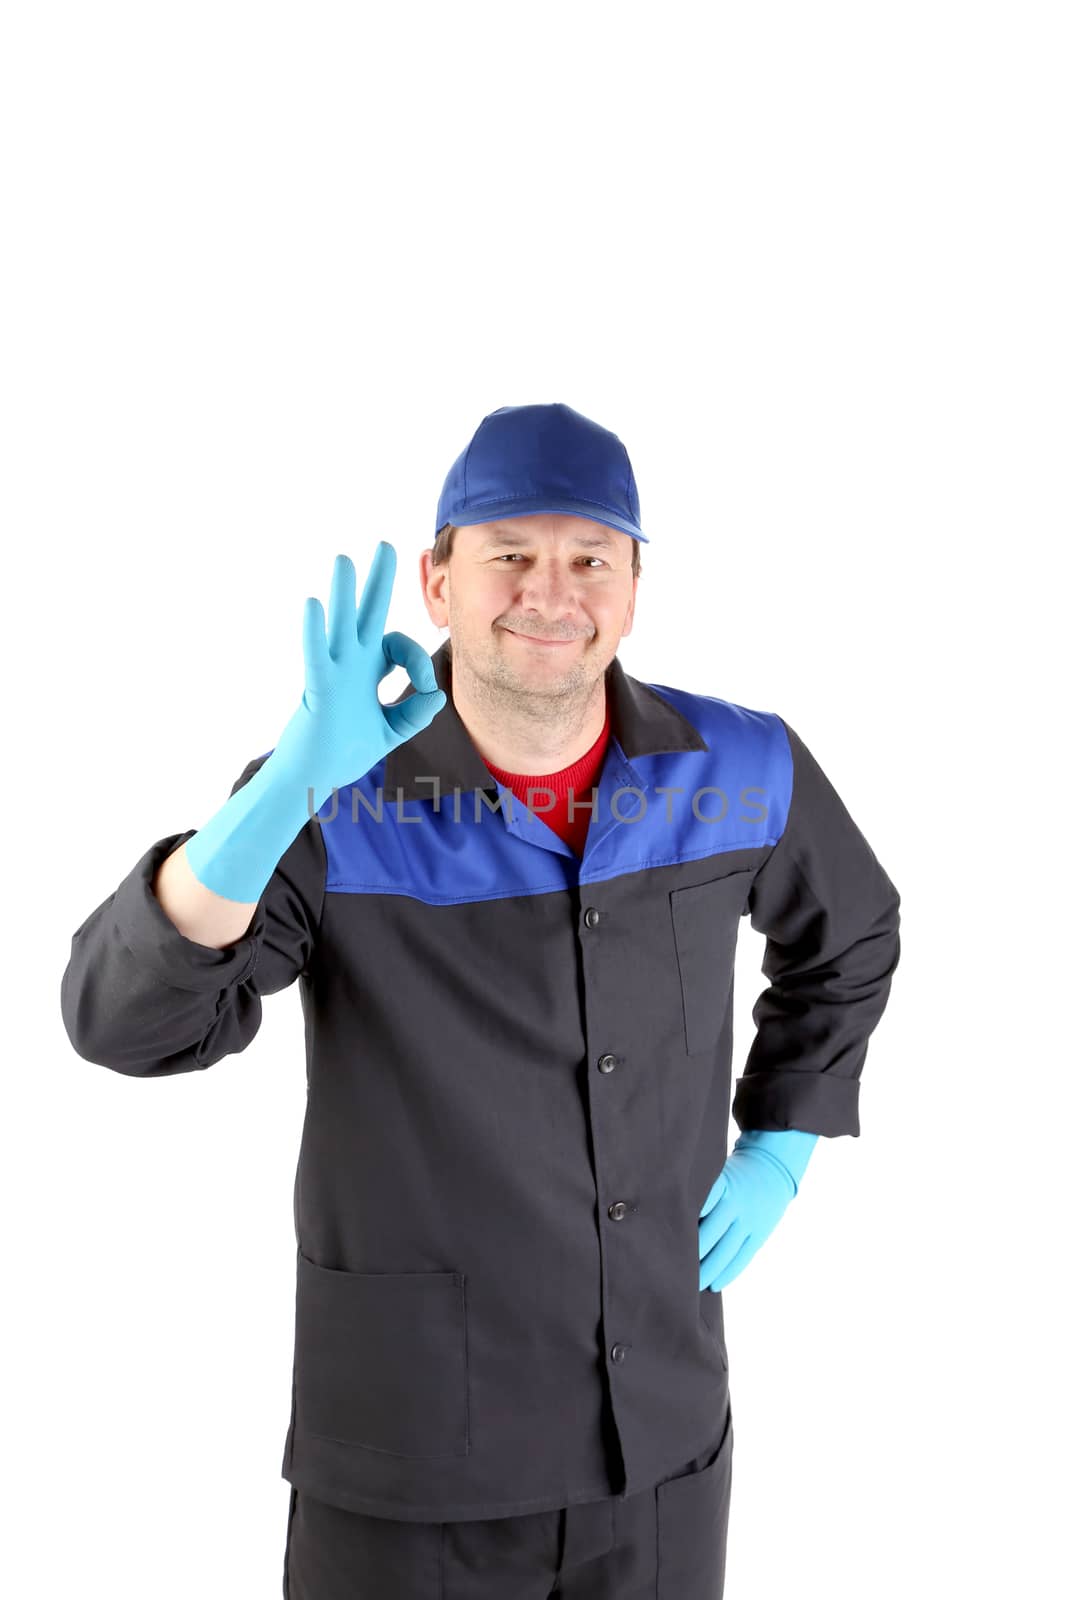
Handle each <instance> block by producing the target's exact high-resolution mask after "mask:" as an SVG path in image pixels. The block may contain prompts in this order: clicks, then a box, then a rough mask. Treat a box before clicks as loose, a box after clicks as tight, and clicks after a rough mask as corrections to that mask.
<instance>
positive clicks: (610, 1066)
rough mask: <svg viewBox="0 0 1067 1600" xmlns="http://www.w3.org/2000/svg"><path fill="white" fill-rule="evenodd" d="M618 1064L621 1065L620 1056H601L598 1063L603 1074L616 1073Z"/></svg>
mask: <svg viewBox="0 0 1067 1600" xmlns="http://www.w3.org/2000/svg"><path fill="white" fill-rule="evenodd" d="M618 1064H619V1058H618V1056H610V1055H609V1056H601V1058H600V1060H599V1061H598V1062H597V1066H598V1067H599V1068H600V1070H601V1072H614V1071H615V1068H616V1067H617V1066H618Z"/></svg>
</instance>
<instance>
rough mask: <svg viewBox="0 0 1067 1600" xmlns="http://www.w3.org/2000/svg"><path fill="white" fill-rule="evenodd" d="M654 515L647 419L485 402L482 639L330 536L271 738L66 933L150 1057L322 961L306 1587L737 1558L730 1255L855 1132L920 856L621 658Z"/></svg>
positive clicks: (466, 1584) (451, 513)
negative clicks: (749, 932)
mask: <svg viewBox="0 0 1067 1600" xmlns="http://www.w3.org/2000/svg"><path fill="white" fill-rule="evenodd" d="M645 542H647V537H646V535H645V534H644V532H643V530H642V529H641V526H640V511H639V502H638V497H637V490H636V486H635V484H634V478H633V472H632V469H631V466H630V461H629V457H628V455H627V453H626V451H625V449H624V447H623V446H622V444H621V441H620V440H619V439H618V438H617V437H616V435H615V434H613V433H610V432H608V431H607V430H606V429H603V428H601V427H599V426H598V425H597V424H596V423H594V422H592V421H591V420H590V419H588V418H586V417H583V416H582V415H581V414H580V413H578V412H576V411H573V410H572V409H571V408H570V407H568V406H564V405H544V406H518V407H503V408H501V409H500V410H498V411H495V412H492V413H491V414H490V415H489V416H487V417H485V418H483V420H482V423H481V424H480V425H479V428H478V429H477V430H476V432H475V434H474V437H473V438H472V440H471V441H470V443H469V444H468V446H467V447H466V448H465V449H464V451H463V452H462V453H461V455H460V456H459V457H458V458H457V460H456V462H455V463H454V465H453V467H452V469H451V470H450V472H449V474H448V477H447V479H446V482H445V486H444V489H443V491H442V495H441V499H440V502H439V505H438V514H437V520H436V524H435V544H434V548H433V550H432V551H431V550H427V551H425V552H423V554H422V557H421V566H420V575H421V581H422V589H423V596H424V600H425V603H426V606H427V610H428V612H429V614H430V617H431V618H432V620H433V621H434V622H435V623H436V624H437V625H438V626H439V627H447V628H448V629H449V633H450V637H449V639H448V640H446V641H445V643H444V644H443V645H442V646H441V647H440V649H439V650H438V651H437V652H436V654H435V655H434V656H433V657H432V658H430V657H429V656H428V655H427V654H426V652H425V651H423V650H421V648H420V647H419V646H418V645H417V644H416V643H415V642H414V641H413V640H411V639H409V638H407V637H406V636H405V635H403V634H399V633H386V632H385V622H386V616H387V611H388V603H389V598H390V594H391V590H392V582H393V576H394V572H395V553H394V552H393V550H392V547H391V546H389V545H387V544H380V545H379V546H378V549H377V551H376V553H375V556H374V560H373V562H372V565H371V569H370V572H369V575H368V577H367V579H366V582H365V584H364V586H363V590H362V597H361V599H360V601H359V603H358V606H357V602H356V596H355V576H354V571H353V568H352V563H351V562H350V561H349V560H348V558H347V557H346V556H339V557H338V558H337V561H336V563H335V567H334V575H333V583H332V587H331V593H330V600H329V615H328V618H325V617H324V615H323V610H322V607H321V605H320V603H319V602H318V601H317V600H314V599H309V600H308V601H307V603H306V606H305V612H304V655H305V680H306V681H305V689H304V694H303V696H302V698H301V702H300V705H299V706H298V708H297V710H296V712H295V713H294V714H293V717H292V718H291V719H290V722H289V723H288V724H287V725H286V727H285V728H284V729H283V731H282V734H281V737H280V738H279V741H278V743H277V745H276V746H275V747H274V748H273V750H271V751H268V752H267V753H266V755H264V756H259V757H257V758H255V759H254V760H253V761H251V762H250V763H249V764H248V766H247V767H246V768H245V770H244V772H243V773H242V774H241V776H240V778H239V779H238V780H237V783H236V784H235V786H234V789H233V791H232V792H231V795H230V798H229V800H227V802H226V803H225V804H224V805H223V806H222V807H221V808H220V809H219V810H218V811H217V812H216V814H215V815H214V816H213V817H211V818H209V820H208V822H207V823H206V824H205V825H204V827H202V828H201V829H199V830H189V831H187V832H186V833H184V834H181V835H177V836H171V837H168V838H165V839H161V840H159V841H157V842H156V844H154V845H153V846H151V847H150V849H149V850H148V851H147V852H146V853H145V855H144V856H143V857H142V858H141V860H140V861H139V862H138V863H137V864H136V865H135V866H134V868H133V869H132V870H131V872H130V873H129V874H128V875H127V877H126V878H125V879H124V880H123V881H122V883H121V884H120V885H119V887H118V888H117V890H116V891H115V893H114V894H113V895H111V896H110V897H109V898H108V900H106V901H105V902H104V903H103V905H101V906H100V907H98V908H97V910H96V911H95V912H94V913H93V914H92V916H90V917H89V918H88V920H87V921H86V922H85V923H84V924H83V925H82V927H81V928H79V929H78V930H77V932H76V933H75V935H74V939H73V941H72V949H71V958H70V962H69V964H68V967H67V970H66V972H65V974H64V978H63V986H62V1005H63V1016H64V1021H65V1023H66V1026H67V1030H68V1033H69V1035H70V1038H71V1041H72V1043H73V1045H74V1047H75V1049H77V1050H78V1051H79V1052H80V1053H81V1054H82V1055H84V1056H85V1057H86V1058H87V1059H89V1060H91V1061H96V1062H99V1063H101V1064H103V1065H105V1066H109V1067H112V1068H113V1069H115V1070H117V1071H120V1072H125V1073H129V1074H134V1075H138V1076H164V1075H167V1074H170V1073H174V1072H185V1071H193V1070H196V1069H199V1068H204V1067H208V1066H211V1065H213V1064H214V1063H216V1062H218V1061H219V1060H221V1059H222V1058H223V1057H224V1056H226V1055H228V1054H232V1053H235V1052H238V1051H241V1050H243V1049H244V1048H245V1047H246V1046H247V1045H248V1044H249V1043H250V1042H251V1040H252V1039H253V1037H254V1036H255V1034H256V1032H257V1030H258V1027H259V1024H260V1021H261V999H262V996H263V995H265V994H272V993H275V992H276V991H278V990H279V989H281V988H283V987H285V986H286V985H287V984H289V983H292V982H294V981H296V980H299V983H300V994H301V1002H302V1005H303V1007H304V1012H305V1018H306V1022H307V1051H308V1054H307V1075H308V1105H307V1113H306V1119H305V1125H304V1133H303V1140H302V1144H301V1150H300V1160H299V1167H298V1172H297V1185H296V1191H295V1195H294V1200H295V1211H294V1216H295V1223H296V1234H297V1255H296V1321H295V1338H294V1362H293V1391H292V1411H291V1419H290V1425H289V1431H288V1435H287V1438H286V1444H285V1454H284V1459H283V1465H282V1471H283V1475H284V1476H285V1478H286V1479H287V1481H288V1482H289V1483H290V1485H291V1494H290V1510H289V1529H288V1537H287V1541H286V1556H285V1566H284V1577H283V1592H284V1594H285V1595H286V1596H287V1597H288V1600H341V1596H344V1597H345V1600H351V1597H354V1596H357V1595H374V1596H394V1595H395V1596H397V1597H400V1596H403V1597H405V1600H420V1597H422V1596H429V1595H430V1594H433V1595H439V1594H440V1593H442V1592H444V1593H447V1594H448V1595H450V1596H451V1597H453V1600H458V1597H464V1600H480V1597H486V1600H488V1597H492V1600H547V1597H548V1596H549V1595H550V1594H553V1595H560V1596H562V1597H564V1600H596V1597H604V1600H607V1597H610V1600H639V1597H646V1596H647V1597H649V1600H652V1597H654V1596H658V1597H659V1600H664V1597H668V1596H669V1597H673V1600H696V1597H697V1596H701V1597H713V1596H721V1595H722V1593H723V1586H724V1571H725V1555H726V1533H727V1522H728V1510H729V1499H730V1488H731V1471H732V1450H733V1418H732V1408H731V1401H730V1394H729V1382H728V1362H727V1353H726V1344H725V1338H724V1331H723V1319H722V1301H721V1291H722V1289H723V1288H724V1287H725V1285H726V1284H727V1283H728V1282H729V1281H731V1279H732V1278H734V1277H735V1276H736V1275H737V1273H738V1272H740V1271H741V1270H742V1268H743V1267H744V1266H745V1264H746V1263H747V1262H748V1261H749V1260H750V1259H751V1257H752V1255H753V1254H754V1253H755V1251H756V1250H757V1249H758V1248H759V1246H760V1245H761V1244H762V1243H763V1241H764V1240H765V1239H766V1238H767V1236H768V1235H769V1233H770V1231H771V1230H772V1229H773V1227H774V1226H775V1225H776V1223H777V1221H778V1220H779V1219H780V1217H781V1215H782V1213H783V1211H784V1210H785V1208H786V1206H787V1205H788V1203H789V1200H790V1199H792V1197H793V1196H794V1194H795V1193H796V1192H797V1184H798V1182H799V1179H800V1177H801V1175H802V1173H803V1171H804V1168H805V1166H806V1163H807V1161H808V1158H809V1156H810V1153H811V1149H812V1146H813V1145H814V1144H815V1142H816V1140H817V1138H818V1136H819V1135H820V1134H822V1135H825V1136H830V1137H833V1136H837V1135H840V1134H846V1133H848V1134H852V1135H856V1134H858V1132H859V1122H858V1113H857V1105H858V1089H859V1077H860V1072H861V1069H862V1066H863V1062H864V1059H865V1056H866V1051H867V1042H868V1040H869V1037H870V1034H871V1032H872V1031H873V1029H874V1027H875V1026H876V1024H877V1022H878V1020H879V1018H880V1016H881V1014H882V1012H883V1010H884V1007H885V1005H886V1002H887V999H888V994H889V988H890V982H891V976H892V973H893V972H894V970H895V968H896V966H897V963H898V960H899V949H900V945H899V895H898V893H897V890H896V889H895V887H894V885H893V884H892V882H891V881H890V879H889V878H888V877H887V875H886V873H885V871H884V870H883V868H882V867H881V866H880V864H879V863H878V861H877V860H876V859H875V857H874V855H873V853H872V851H871V849H870V847H869V846H868V844H867V843H866V841H865V839H864V838H863V835H862V834H861V833H860V832H859V830H858V828H857V827H856V825H855V823H854V822H853V821H852V819H851V817H850V816H849V814H848V812H847V811H846V810H845V807H844V805H843V804H842V802H841V800H840V798H839V797H838V795H837V794H836V791H835V790H834V789H833V788H832V787H831V785H830V783H829V781H828V779H827V778H826V776H825V775H824V774H823V773H822V771H821V769H820V768H819V767H818V765H817V764H816V762H815V760H814V758H813V757H812V755H811V753H810V752H809V751H808V750H807V748H806V746H805V745H804V744H803V743H802V741H801V740H800V738H799V736H798V735H797V734H796V732H795V731H794V730H793V729H792V728H791V727H790V726H789V725H788V724H787V723H785V722H784V721H783V720H782V719H781V718H780V717H779V716H777V715H776V714H774V713H771V712H758V711H753V710H751V709H749V708H747V707H743V706H738V705H734V704H731V703H730V702H727V701H724V700H719V699H715V698H713V697H711V696H707V695H703V694H700V693H696V692H691V691H685V690H681V689H676V688H668V687H667V686H665V685H660V684H656V685H647V684H643V683H641V682H639V681H638V680H637V679H634V678H630V677H629V676H628V675H627V674H626V673H625V672H624V671H623V669H622V666H621V663H620V662H619V660H618V657H617V654H616V652H617V648H618V644H619V641H620V639H621V638H623V637H625V636H626V635H627V634H628V633H629V632H630V630H631V627H632V625H633V617H634V609H635V602H636V594H637V584H638V576H639V563H638V546H639V544H640V543H645ZM393 665H402V666H405V667H406V668H407V670H408V672H409V675H410V678H411V684H410V686H409V687H408V688H407V689H406V690H405V691H404V693H403V694H402V695H401V696H400V697H399V699H397V700H396V701H394V702H392V703H391V704H389V705H387V706H382V705H381V703H380V702H379V700H378V696H377V687H378V684H379V682H380V681H381V679H382V678H383V677H384V676H385V675H386V673H387V672H388V671H389V670H390V669H391V667H392V666H393ZM745 914H748V915H750V916H751V918H752V923H753V925H754V926H755V927H756V928H757V929H759V930H760V931H761V932H763V933H764V934H766V936H767V949H766V955H765V958H764V964H763V970H764V972H765V974H766V975H767V977H768V978H769V979H770V980H771V981H770V986H769V987H768V988H767V989H766V990H765V991H764V992H763V994H762V995H761V996H760V997H759V999H758V1001H757V1003H756V1006H755V1009H754V1012H753V1017H754V1020H755V1021H756V1023H757V1031H756V1035H755V1038H754V1040H753V1043H752V1046H751V1049H750V1051H749V1055H748V1060H747V1063H746V1066H745V1070H744V1073H743V1075H742V1077H741V1079H740V1081H739V1083H738V1086H737V1090H736V1093H735V1094H734V1096H733V1101H732V1106H731V1089H732V1087H733V1085H732V1010H733V966H734V952H735V946H736V938H737V928H738V924H739V920H740V917H741V916H742V915H745ZM731 1109H732V1111H733V1115H734V1117H735V1119H736V1120H737V1122H738V1124H739V1126H740V1127H741V1129H742V1132H741V1136H740V1138H739V1139H738V1140H737V1142H736V1144H735V1146H734V1149H733V1150H732V1152H730V1153H729V1154H727V1148H726V1147H727V1135H728V1122H729V1113H730V1111H731Z"/></svg>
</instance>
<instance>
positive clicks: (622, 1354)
mask: <svg viewBox="0 0 1067 1600" xmlns="http://www.w3.org/2000/svg"><path fill="white" fill-rule="evenodd" d="M626 1349H627V1347H626V1345H624V1344H613V1345H612V1347H611V1359H612V1361H625V1360H626Z"/></svg>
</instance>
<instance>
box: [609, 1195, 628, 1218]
mask: <svg viewBox="0 0 1067 1600" xmlns="http://www.w3.org/2000/svg"><path fill="white" fill-rule="evenodd" d="M625 1215H626V1201H625V1200H616V1201H615V1202H614V1204H612V1205H610V1206H609V1207H608V1216H609V1217H610V1218H611V1220H612V1222H620V1221H621V1220H622V1218H623V1217H624V1216H625Z"/></svg>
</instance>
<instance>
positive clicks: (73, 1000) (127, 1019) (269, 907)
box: [60, 756, 326, 1077]
mask: <svg viewBox="0 0 1067 1600" xmlns="http://www.w3.org/2000/svg"><path fill="white" fill-rule="evenodd" d="M265 759H266V757H265V756H259V757H257V758H256V759H255V760H253V761H251V762H249V764H248V765H247V766H246V768H245V770H244V771H243V772H242V773H241V775H240V777H239V778H238V779H237V781H236V783H235V784H234V786H233V789H232V790H231V791H230V792H231V794H233V793H235V792H236V791H237V790H238V789H239V788H241V787H242V785H243V784H245V783H247V782H248V780H249V779H250V778H251V777H252V776H253V774H254V773H255V772H256V771H257V770H258V768H259V767H260V766H261V765H262V763H263V761H264V760H265ZM195 832H196V829H195V828H193V829H189V830H187V831H186V832H185V833H176V834H171V835H169V836H167V837H166V838H162V839H158V840H157V841H156V842H155V843H154V844H153V845H151V846H150V847H149V848H148V849H147V850H146V851H145V853H144V854H143V855H142V856H141V858H140V860H139V861H137V863H136V864H135V865H134V866H133V867H132V868H131V869H130V871H129V872H128V873H127V874H126V876H125V877H124V878H123V879H122V881H121V882H120V883H119V885H118V887H117V888H116V889H115V890H114V891H113V892H112V893H111V894H110V895H108V897H107V899H106V900H104V901H103V902H102V903H101V904H100V905H99V906H97V908H96V910H95V911H93V912H92V913H91V914H90V916H89V917H87V918H86V920H85V921H84V922H83V923H82V924H81V926H80V927H79V928H78V929H76V931H75V933H74V935H73V937H72V939H71V949H70V959H69V961H68V963H67V966H66V969H65V970H64V973H63V977H62V980H61V984H60V1009H61V1012H62V1016H63V1024H64V1027H65V1028H66V1031H67V1036H68V1038H69V1039H70V1042H71V1044H72V1045H73V1047H74V1049H75V1050H76V1051H77V1053H78V1054H79V1055H80V1056H82V1057H84V1058H85V1060H87V1061H91V1062H94V1063H96V1064H97V1065H100V1066H105V1067H110V1068H112V1069H113V1070H114V1071H116V1072H122V1073H126V1074H128V1075H129V1076H133V1077H161V1076H165V1075H167V1074H171V1073H176V1072H193V1071H196V1070H198V1069H201V1068H204V1067H210V1066H212V1065H214V1063H215V1062H217V1061H220V1060H221V1059H222V1058H223V1057H224V1056H227V1055H233V1054H235V1053H237V1052H239V1051H241V1050H244V1049H245V1048H246V1046H247V1045H249V1044H250V1043H251V1041H252V1039H253V1038H254V1037H255V1035H256V1033H257V1031H258V1029H259V1025H260V1022H261V1020H262V997H263V996H264V995H265V994H274V993H276V992H277V991H278V990H280V989H283V988H285V987H286V985H288V984H290V983H292V982H293V981H294V980H295V979H296V978H297V977H298V976H299V975H300V974H301V973H302V972H304V971H306V969H307V966H308V963H309V961H310V959H311V955H312V951H313V948H314V944H315V937H316V933H317V927H318V920H319V917H320V915H321V908H322V899H323V891H324V886H325V872H326V860H325V849H324V845H323V841H322V833H321V828H320V825H319V822H318V820H317V818H312V819H309V820H308V822H307V823H306V824H305V826H304V827H303V828H302V829H301V831H300V833H299V834H298V835H297V837H296V839H295V840H294V841H293V843H292V844H291V845H290V846H289V848H288V849H287V850H286V852H285V854H284V855H283V856H282V858H281V860H280V861H279V863H278V865H277V867H276V868H275V870H274V872H273V874H272V875H271V878H270V881H269V882H268V884H267V885H266V887H265V889H264V891H263V894H262V895H261V896H260V899H259V901H258V903H257V905H256V909H255V912H254V913H253V916H252V921H251V923H250V924H249V928H248V931H247V933H246V934H245V935H244V936H243V937H242V938H240V939H238V940H237V941H236V942H235V943H234V944H232V945H228V946H226V947H224V948H223V949H221V950H216V949H213V948H211V947H210V946H208V945H202V944H197V943H195V941H193V940H191V939H187V938H186V937H185V936H184V934H182V933H179V931H178V929H177V928H176V927H175V925H174V923H173V922H171V920H170V918H169V917H168V916H167V914H166V912H165V911H164V910H163V907H162V906H161V905H160V903H159V901H158V900H157V899H156V896H155V894H154V892H153V889H152V884H153V882H154V879H155V875H156V872H157V871H158V869H159V867H160V866H161V865H162V864H163V862H164V861H165V860H166V858H167V856H169V855H170V854H171V853H172V852H173V851H174V850H176V849H177V848H178V847H179V846H180V845H182V844H184V843H185V841H186V840H187V839H191V838H192V837H193V835H194V833H195Z"/></svg>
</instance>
